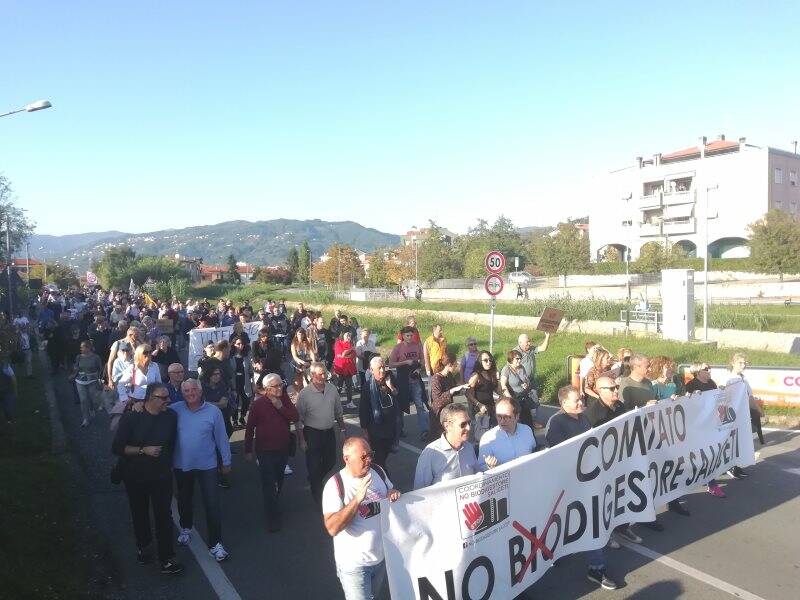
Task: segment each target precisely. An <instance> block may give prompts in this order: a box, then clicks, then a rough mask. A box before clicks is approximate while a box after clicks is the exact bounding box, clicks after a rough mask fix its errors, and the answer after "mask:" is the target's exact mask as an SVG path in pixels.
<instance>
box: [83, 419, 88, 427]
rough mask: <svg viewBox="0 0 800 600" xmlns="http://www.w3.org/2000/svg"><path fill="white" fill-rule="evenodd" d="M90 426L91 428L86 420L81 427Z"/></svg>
mask: <svg viewBox="0 0 800 600" xmlns="http://www.w3.org/2000/svg"><path fill="white" fill-rule="evenodd" d="M88 426H89V421H88V419H84V420H83V421H81V427H88Z"/></svg>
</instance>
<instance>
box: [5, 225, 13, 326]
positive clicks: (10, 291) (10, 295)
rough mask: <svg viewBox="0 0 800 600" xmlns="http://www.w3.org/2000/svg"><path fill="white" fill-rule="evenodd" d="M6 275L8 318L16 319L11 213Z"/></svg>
mask: <svg viewBox="0 0 800 600" xmlns="http://www.w3.org/2000/svg"><path fill="white" fill-rule="evenodd" d="M6 277H7V278H8V279H7V282H8V320H9V322H10V321H13V320H14V289H13V288H12V286H11V215H10V214H7V215H6Z"/></svg>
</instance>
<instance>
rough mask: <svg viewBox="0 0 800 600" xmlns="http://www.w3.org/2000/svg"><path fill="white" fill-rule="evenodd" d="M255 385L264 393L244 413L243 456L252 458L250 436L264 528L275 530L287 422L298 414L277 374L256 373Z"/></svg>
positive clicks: (278, 520) (278, 518) (286, 450)
mask: <svg viewBox="0 0 800 600" xmlns="http://www.w3.org/2000/svg"><path fill="white" fill-rule="evenodd" d="M256 385H257V387H259V388H261V387H263V390H264V395H260V396H258V397H257V398H256V399H255V401H254V402H253V404H252V405H251V407H250V412H249V413H248V415H247V427H246V429H245V432H244V452H245V455H244V457H245V459H246V460H249V461H252V460H253V437H254V436H255V453H256V456H257V457H258V461H257V464H258V468H259V471H260V472H261V487H262V490H263V493H264V513H265V515H266V518H267V529H268V530H269V532H270V533H275V532H276V531H280V529H281V515H280V509H279V507H278V494H279V493H280V490H281V486H283V474H284V469H285V468H286V461H287V460H288V458H289V446H290V443H291V435H292V434H291V432H290V431H289V424H290V423H294V422H296V421H297V420H298V419H299V418H300V416H299V415H298V414H297V409H296V408H295V407H294V404H292V402H291V400H289V396H287V395H286V392H284V390H283V382H282V381H281V378H280V375H277V374H275V373H264V374H262V375H261V376H260V377H259V380H258V382H257V384H256Z"/></svg>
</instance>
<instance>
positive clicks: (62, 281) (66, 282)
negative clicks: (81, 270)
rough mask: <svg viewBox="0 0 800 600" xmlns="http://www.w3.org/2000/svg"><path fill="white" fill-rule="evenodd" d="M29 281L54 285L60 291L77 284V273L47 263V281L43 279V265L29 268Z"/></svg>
mask: <svg viewBox="0 0 800 600" xmlns="http://www.w3.org/2000/svg"><path fill="white" fill-rule="evenodd" d="M31 279H41V280H42V283H55V284H56V285H57V286H58V287H59V288H62V289H65V288H68V287H69V286H71V285H78V283H79V277H78V273H77V272H76V271H75V269H73V268H71V267H68V266H66V265H62V264H59V263H52V262H51V263H47V279H45V277H44V265H36V266H32V267H31Z"/></svg>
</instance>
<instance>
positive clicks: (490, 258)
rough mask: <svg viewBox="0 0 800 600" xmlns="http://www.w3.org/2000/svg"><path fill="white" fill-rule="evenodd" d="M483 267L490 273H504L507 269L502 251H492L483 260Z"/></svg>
mask: <svg viewBox="0 0 800 600" xmlns="http://www.w3.org/2000/svg"><path fill="white" fill-rule="evenodd" d="M483 266H484V267H486V270H487V271H488V272H489V273H495V274H496V273H502V272H503V271H504V270H505V268H506V257H505V256H503V253H502V252H500V250H492V251H491V252H489V253H488V254H487V255H486V258H485V259H484V260H483Z"/></svg>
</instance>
